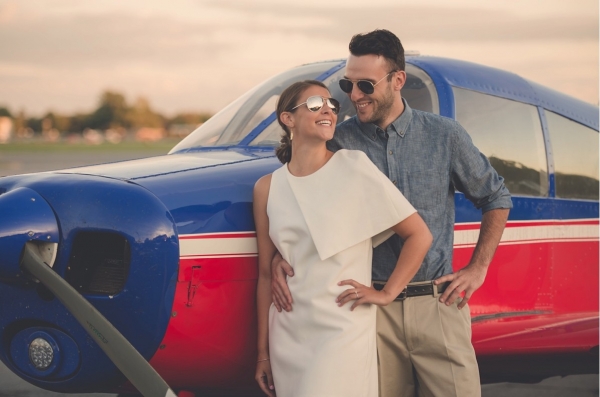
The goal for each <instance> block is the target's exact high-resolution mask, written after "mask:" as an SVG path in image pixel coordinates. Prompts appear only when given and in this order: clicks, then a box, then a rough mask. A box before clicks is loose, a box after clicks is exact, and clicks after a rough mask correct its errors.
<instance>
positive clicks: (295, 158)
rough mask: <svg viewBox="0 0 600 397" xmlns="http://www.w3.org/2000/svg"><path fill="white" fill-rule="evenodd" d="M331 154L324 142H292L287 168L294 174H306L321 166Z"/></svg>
mask: <svg viewBox="0 0 600 397" xmlns="http://www.w3.org/2000/svg"><path fill="white" fill-rule="evenodd" d="M331 156H333V153H332V152H330V151H329V150H327V147H326V146H325V142H322V143H320V144H319V145H309V144H302V143H300V142H294V144H293V145H292V159H291V160H290V162H289V163H288V170H289V171H290V172H291V173H292V175H294V176H307V175H310V174H312V173H313V172H315V171H317V170H318V169H319V168H321V167H323V166H324V165H325V163H327V162H328V161H329V159H330V158H331Z"/></svg>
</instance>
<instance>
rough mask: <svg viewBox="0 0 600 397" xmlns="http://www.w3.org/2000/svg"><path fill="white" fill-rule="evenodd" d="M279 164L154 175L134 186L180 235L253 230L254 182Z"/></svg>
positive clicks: (262, 161)
mask: <svg viewBox="0 0 600 397" xmlns="http://www.w3.org/2000/svg"><path fill="white" fill-rule="evenodd" d="M278 167H281V163H280V162H279V161H278V160H277V158H276V157H274V156H273V157H269V158H262V159H255V160H252V161H246V162H240V163H232V164H225V165H221V166H218V167H214V168H203V169H196V170H189V171H186V172H178V173H173V174H165V175H157V176H152V177H147V178H143V179H136V180H135V182H136V183H138V184H140V185H141V186H144V187H145V188H147V189H148V190H150V191H152V192H153V193H154V194H155V195H156V196H157V197H158V198H159V199H160V200H161V201H162V202H163V203H164V204H165V206H166V207H167V208H168V209H169V211H170V213H171V214H172V215H173V218H174V219H175V222H176V224H177V229H178V232H179V234H195V233H212V232H232V231H247V230H253V229H254V218H253V216H252V191H253V189H254V184H255V183H256V180H257V179H258V178H260V177H261V176H263V175H266V174H268V173H270V172H272V171H274V170H275V169H276V168H278Z"/></svg>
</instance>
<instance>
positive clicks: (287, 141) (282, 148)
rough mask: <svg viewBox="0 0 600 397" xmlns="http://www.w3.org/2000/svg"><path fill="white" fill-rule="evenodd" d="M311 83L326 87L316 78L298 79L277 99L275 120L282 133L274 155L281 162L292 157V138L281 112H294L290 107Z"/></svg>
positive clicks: (295, 103)
mask: <svg viewBox="0 0 600 397" xmlns="http://www.w3.org/2000/svg"><path fill="white" fill-rule="evenodd" d="M313 85H316V86H319V87H323V88H325V89H328V88H327V86H326V85H325V84H323V83H321V82H320V81H317V80H304V81H299V82H297V83H294V84H292V85H291V86H289V87H288V88H286V89H285V90H283V92H282V93H281V95H280V96H279V100H278V101H277V121H278V122H279V125H280V126H281V128H283V131H284V133H283V135H282V136H281V141H279V142H280V144H279V146H278V147H277V149H275V155H276V156H277V158H278V159H279V161H281V162H282V163H283V164H285V163H289V162H290V160H291V159H292V139H291V134H290V130H289V128H288V127H287V126H286V125H285V124H283V122H282V121H281V118H280V116H281V113H283V112H294V111H295V109H294V110H292V108H293V107H295V106H296V105H297V104H298V103H297V102H298V98H299V97H300V95H302V93H303V92H304V91H305V90H306V89H307V88H309V87H311V86H313Z"/></svg>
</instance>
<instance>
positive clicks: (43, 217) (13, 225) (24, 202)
mask: <svg viewBox="0 0 600 397" xmlns="http://www.w3.org/2000/svg"><path fill="white" fill-rule="evenodd" d="M29 241H31V242H34V243H35V245H36V246H37V247H38V249H39V251H40V255H41V256H42V258H43V259H44V262H46V263H47V264H48V265H50V266H52V264H53V262H54V259H55V257H56V247H57V244H58V241H59V233H58V223H57V221H56V217H55V216H54V212H53V211H52V208H51V207H50V205H48V203H47V202H46V200H44V198H43V197H42V196H40V195H39V194H38V193H37V192H36V191H34V190H32V189H29V188H26V187H21V188H17V189H15V190H11V191H9V192H7V193H4V194H2V195H0V280H3V281H5V282H11V283H15V282H17V281H18V280H19V279H23V281H25V280H24V277H23V273H22V271H21V269H20V267H19V261H20V257H21V254H22V252H23V248H24V247H25V243H27V242H29Z"/></svg>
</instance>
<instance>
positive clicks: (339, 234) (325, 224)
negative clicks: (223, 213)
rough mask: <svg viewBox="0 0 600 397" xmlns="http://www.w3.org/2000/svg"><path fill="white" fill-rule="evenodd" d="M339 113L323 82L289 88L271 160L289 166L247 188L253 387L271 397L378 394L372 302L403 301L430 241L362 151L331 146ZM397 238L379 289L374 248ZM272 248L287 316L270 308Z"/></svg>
mask: <svg viewBox="0 0 600 397" xmlns="http://www.w3.org/2000/svg"><path fill="white" fill-rule="evenodd" d="M338 111H339V102H337V101H336V100H335V99H333V98H330V94H329V91H328V90H327V88H326V87H325V86H324V85H323V84H322V83H320V82H318V81H313V80H307V81H303V82H299V83H295V84H293V85H291V86H290V87H288V88H287V89H286V90H285V91H284V92H283V93H282V94H281V96H280V98H279V101H278V104H277V119H278V121H279V124H280V125H281V127H282V128H283V130H284V132H285V134H284V136H283V138H282V144H281V146H280V147H279V148H278V149H277V156H278V158H279V159H280V160H281V162H282V163H284V166H283V167H281V168H280V169H278V170H276V171H275V172H273V174H269V175H266V176H264V177H262V178H261V179H259V180H258V181H257V182H256V185H255V187H254V219H255V223H256V233H257V242H258V261H259V279H258V289H257V311H258V359H257V369H256V380H257V381H258V383H259V385H260V387H261V388H262V390H263V391H264V392H265V393H266V394H267V395H269V396H275V392H276V393H277V396H279V397H292V396H293V397H336V396H344V397H351V396H356V397H376V396H377V394H378V391H377V359H376V346H375V306H374V304H375V305H387V304H389V303H390V302H392V301H393V300H394V298H395V297H397V296H398V294H399V293H400V292H401V291H402V289H403V288H404V287H405V286H406V284H408V282H409V281H410V280H411V278H412V277H413V276H414V274H415V273H416V272H417V270H418V268H419V266H420V264H421V262H422V260H423V258H424V257H425V254H426V253H427V250H428V249H429V246H430V244H431V240H432V237H431V233H430V232H429V230H428V229H427V226H426V225H425V223H424V222H423V220H422V219H421V217H420V216H419V215H418V214H417V213H416V210H415V209H414V208H413V207H412V206H411V205H410V204H409V203H408V201H407V200H406V199H405V198H404V196H402V194H401V193H400V192H399V191H398V189H397V188H396V187H395V186H394V185H393V184H392V183H391V182H390V181H389V180H388V179H387V177H386V176H385V175H383V174H382V173H381V172H380V171H379V170H378V169H377V168H376V167H375V165H374V164H373V163H371V161H370V160H369V159H368V158H367V157H366V155H365V154H364V153H362V152H360V151H351V150H339V151H338V152H336V153H335V154H334V153H332V152H330V151H328V150H327V148H326V146H325V143H326V142H327V141H328V140H330V139H331V138H332V137H333V133H334V131H335V125H336V121H337V113H338ZM292 142H293V143H292ZM393 232H395V233H398V234H399V235H400V236H401V237H402V238H403V239H404V247H403V249H402V253H401V255H400V257H399V259H398V263H397V264H396V268H395V270H394V272H393V273H392V275H391V277H390V279H389V281H388V282H387V283H386V285H385V288H384V289H383V290H382V291H377V290H375V289H374V288H372V287H371V257H372V247H373V244H376V243H377V242H379V243H380V242H382V241H384V240H385V239H386V238H388V237H389V236H391V234H393ZM276 251H279V253H280V254H281V255H282V256H283V258H284V259H285V260H286V261H288V263H290V264H291V265H292V266H293V267H294V274H295V276H294V277H293V278H290V279H289V280H288V282H289V288H290V291H291V293H292V296H293V297H294V307H293V310H292V311H291V312H285V311H283V312H281V313H279V312H277V311H276V310H274V308H273V307H272V304H271V303H272V301H271V280H270V279H271V269H270V265H271V259H272V258H273V256H274V254H275V252H276ZM347 286H351V287H352V288H348V287H347ZM350 301H353V304H352V306H351V307H349V306H350V305H346V303H348V302H350Z"/></svg>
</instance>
